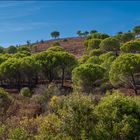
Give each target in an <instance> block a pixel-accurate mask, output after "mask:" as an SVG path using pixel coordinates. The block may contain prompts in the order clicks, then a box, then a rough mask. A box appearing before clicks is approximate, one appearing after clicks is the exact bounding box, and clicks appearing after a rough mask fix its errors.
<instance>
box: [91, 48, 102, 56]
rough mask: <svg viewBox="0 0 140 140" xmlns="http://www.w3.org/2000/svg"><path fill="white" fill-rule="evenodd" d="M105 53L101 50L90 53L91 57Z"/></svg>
mask: <svg viewBox="0 0 140 140" xmlns="http://www.w3.org/2000/svg"><path fill="white" fill-rule="evenodd" d="M102 53H103V52H102V51H101V50H100V49H93V50H91V51H90V53H89V56H99V55H101V54H102Z"/></svg>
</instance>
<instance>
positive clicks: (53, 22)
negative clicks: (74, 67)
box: [0, 1, 140, 47]
mask: <svg viewBox="0 0 140 140" xmlns="http://www.w3.org/2000/svg"><path fill="white" fill-rule="evenodd" d="M139 9H140V1H52V2H51V1H0V45H1V46H3V47H8V46H9V45H17V44H25V43H26V41H27V40H30V41H31V42H36V41H37V40H38V41H40V40H42V39H43V40H49V39H51V36H50V33H51V32H52V31H59V32H60V37H61V38H64V37H73V36H76V32H77V31H78V30H81V31H86V30H87V31H90V30H92V29H96V30H97V31H99V32H103V33H108V34H110V35H113V34H115V33H117V32H119V31H124V32H125V31H128V30H131V29H132V28H133V27H134V26H135V25H140V12H139Z"/></svg>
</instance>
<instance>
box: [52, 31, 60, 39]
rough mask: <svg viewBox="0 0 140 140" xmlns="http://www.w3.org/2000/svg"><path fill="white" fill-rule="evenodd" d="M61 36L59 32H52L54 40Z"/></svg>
mask: <svg viewBox="0 0 140 140" xmlns="http://www.w3.org/2000/svg"><path fill="white" fill-rule="evenodd" d="M59 36H60V33H59V32H58V31H53V32H51V37H52V38H55V39H56V38H57V37H59Z"/></svg>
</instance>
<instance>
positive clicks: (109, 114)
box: [95, 92, 140, 140]
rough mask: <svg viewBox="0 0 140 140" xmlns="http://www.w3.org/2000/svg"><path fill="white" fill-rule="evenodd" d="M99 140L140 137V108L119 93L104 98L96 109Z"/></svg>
mask: <svg viewBox="0 0 140 140" xmlns="http://www.w3.org/2000/svg"><path fill="white" fill-rule="evenodd" d="M95 112H96V115H97V119H98V123H97V125H96V135H97V137H98V139H104V138H106V139H107V140H111V139H113V140H134V139H139V136H140V132H139V130H140V119H139V118H140V106H139V105H138V104H137V103H136V101H135V99H134V98H133V97H130V96H127V97H126V96H124V95H123V94H121V93H119V92H115V93H113V94H112V95H109V94H107V95H106V96H105V97H102V99H101V101H100V102H99V104H98V105H97V106H96V109H95Z"/></svg>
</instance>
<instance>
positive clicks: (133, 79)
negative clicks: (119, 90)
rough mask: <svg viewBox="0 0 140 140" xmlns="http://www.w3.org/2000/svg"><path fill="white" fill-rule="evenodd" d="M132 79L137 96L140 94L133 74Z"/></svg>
mask: <svg viewBox="0 0 140 140" xmlns="http://www.w3.org/2000/svg"><path fill="white" fill-rule="evenodd" d="M131 77H132V83H133V90H134V92H135V94H136V95H137V94H138V92H137V86H136V82H135V78H134V75H133V74H131Z"/></svg>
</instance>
